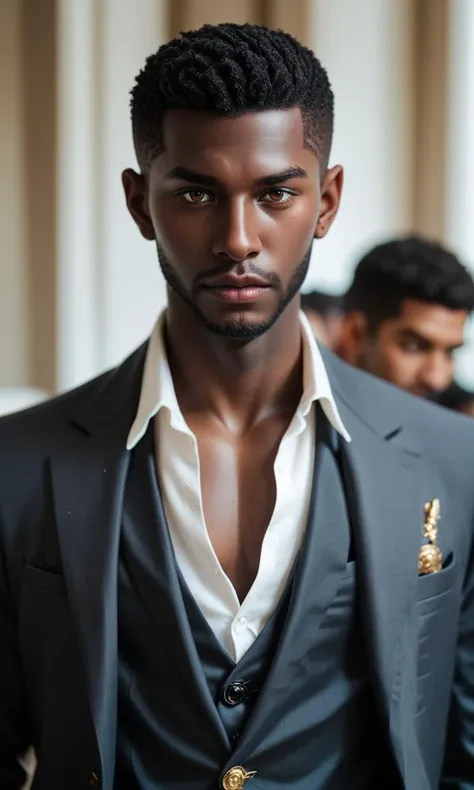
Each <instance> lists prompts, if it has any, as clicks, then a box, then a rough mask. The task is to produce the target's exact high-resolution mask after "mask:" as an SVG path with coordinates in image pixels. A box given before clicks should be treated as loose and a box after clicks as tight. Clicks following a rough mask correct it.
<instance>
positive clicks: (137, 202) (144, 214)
mask: <svg viewBox="0 0 474 790" xmlns="http://www.w3.org/2000/svg"><path fill="white" fill-rule="evenodd" d="M122 186H123V191H124V192H125V200H126V202H127V208H128V210H129V212H130V214H131V215H132V217H133V219H134V221H135V223H136V225H137V226H138V229H139V231H140V233H141V234H142V236H143V237H144V238H145V239H147V240H148V241H154V240H155V231H154V229H153V223H152V221H151V217H150V214H149V211H148V193H147V185H146V180H145V176H144V175H143V174H142V173H136V172H135V170H132V169H131V168H128V169H127V170H124V171H123V173H122Z"/></svg>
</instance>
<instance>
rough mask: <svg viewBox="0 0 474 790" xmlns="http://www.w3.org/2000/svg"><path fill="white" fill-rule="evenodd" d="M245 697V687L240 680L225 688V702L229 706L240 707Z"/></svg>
mask: <svg viewBox="0 0 474 790" xmlns="http://www.w3.org/2000/svg"><path fill="white" fill-rule="evenodd" d="M244 696H245V686H244V684H243V683H241V682H240V681H239V680H236V681H235V683H229V685H228V686H225V687H224V702H225V703H227V705H231V706H232V705H238V704H239V703H240V702H242V700H243V698H244Z"/></svg>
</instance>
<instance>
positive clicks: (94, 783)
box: [87, 771, 100, 787]
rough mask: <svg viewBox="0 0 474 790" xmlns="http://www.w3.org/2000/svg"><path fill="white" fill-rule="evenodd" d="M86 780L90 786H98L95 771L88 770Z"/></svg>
mask: <svg viewBox="0 0 474 790" xmlns="http://www.w3.org/2000/svg"><path fill="white" fill-rule="evenodd" d="M87 781H88V783H89V785H90V786H91V787H99V786H100V782H99V777H98V775H97V773H96V771H89V773H88V775H87Z"/></svg>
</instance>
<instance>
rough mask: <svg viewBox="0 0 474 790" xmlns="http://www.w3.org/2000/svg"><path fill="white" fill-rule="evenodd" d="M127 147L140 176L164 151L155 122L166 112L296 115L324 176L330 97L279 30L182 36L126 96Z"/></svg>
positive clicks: (322, 76)
mask: <svg viewBox="0 0 474 790" xmlns="http://www.w3.org/2000/svg"><path fill="white" fill-rule="evenodd" d="M130 105H131V116H132V129H133V140H134V144H135V151H136V155H137V159H138V163H139V165H140V167H141V169H142V170H145V169H146V168H147V167H149V165H150V164H151V162H152V161H153V159H154V158H155V157H156V156H157V155H158V154H159V153H160V152H161V151H162V150H163V148H162V139H161V121H162V118H163V115H164V113H165V112H166V111H167V110H171V109H194V110H211V111H213V112H216V113H218V114H220V115H225V116H229V117H238V116H240V115H243V114H245V113H247V112H257V111H262V110H284V109H290V108H293V107H299V108H300V109H301V113H302V117H303V123H304V130H305V137H306V139H305V145H306V146H307V147H309V148H310V149H311V150H312V151H313V152H314V153H315V154H316V155H317V157H318V159H319V160H320V167H321V172H322V174H323V173H324V171H325V170H326V167H327V163H328V159H329V153H330V148H331V141H332V133H333V124H334V96H333V92H332V89H331V85H330V83H329V79H328V76H327V73H326V71H325V70H324V68H323V67H322V66H321V64H320V62H319V60H318V59H317V58H316V57H315V55H314V54H313V52H311V50H309V49H307V48H306V47H304V46H303V45H302V44H300V43H299V42H298V41H297V40H296V39H295V38H293V36H290V35H289V34H288V33H284V32H283V31H281V30H269V29H268V28H267V27H264V26H262V25H250V24H245V25H237V24H232V23H226V24H220V25H204V26H203V27H202V28H200V29H199V30H195V31H190V32H187V33H181V35H180V36H179V37H178V38H175V39H173V40H172V41H170V42H168V43H167V44H164V45H163V46H161V47H160V48H159V49H158V51H157V52H156V53H155V54H154V55H150V57H148V58H147V60H146V63H145V66H144V68H143V69H142V71H140V73H139V74H138V76H137V77H136V80H135V85H134V87H133V88H132V90H131V102H130Z"/></svg>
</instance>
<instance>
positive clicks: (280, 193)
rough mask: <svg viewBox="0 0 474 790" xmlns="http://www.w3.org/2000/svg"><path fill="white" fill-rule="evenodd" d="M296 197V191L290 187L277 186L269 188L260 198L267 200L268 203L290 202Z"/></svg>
mask: <svg viewBox="0 0 474 790" xmlns="http://www.w3.org/2000/svg"><path fill="white" fill-rule="evenodd" d="M294 197H295V193H294V192H292V191H291V190H290V189H282V188H280V187H277V188H276V189H269V190H268V192H265V194H264V195H262V197H261V198H260V199H261V200H266V201H267V202H268V203H288V202H289V201H290V200H291V199H292V198H294Z"/></svg>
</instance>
